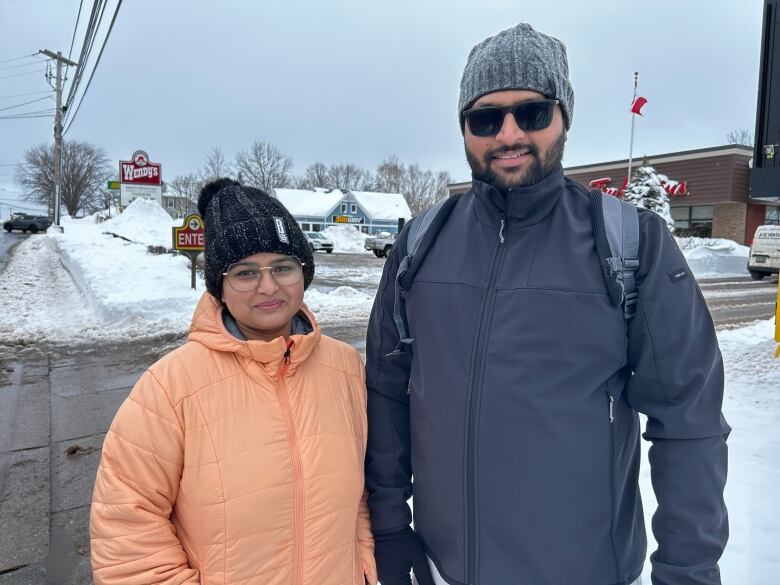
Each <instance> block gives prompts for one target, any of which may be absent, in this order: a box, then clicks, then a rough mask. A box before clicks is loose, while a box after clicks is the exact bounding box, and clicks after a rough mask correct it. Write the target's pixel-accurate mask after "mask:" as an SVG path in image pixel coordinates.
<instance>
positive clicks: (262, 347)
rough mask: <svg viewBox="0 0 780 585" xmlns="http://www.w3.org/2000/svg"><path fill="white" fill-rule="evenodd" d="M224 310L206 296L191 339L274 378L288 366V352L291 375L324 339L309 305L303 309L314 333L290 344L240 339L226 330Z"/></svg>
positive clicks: (296, 337)
mask: <svg viewBox="0 0 780 585" xmlns="http://www.w3.org/2000/svg"><path fill="white" fill-rule="evenodd" d="M223 310H224V307H223V306H222V303H220V302H219V301H218V300H217V299H216V298H214V297H213V296H212V295H211V294H210V293H208V292H206V293H204V294H203V296H202V297H201V299H200V301H198V306H197V307H196V308H195V313H194V314H193V316H192V324H191V325H190V333H189V336H188V339H189V340H191V341H197V342H199V343H202V344H203V345H205V346H206V347H208V348H209V349H212V350H214V351H224V352H229V353H234V354H236V355H238V356H240V357H242V358H245V359H247V360H251V361H253V362H256V363H257V364H258V365H259V366H260V367H261V368H262V369H263V370H265V371H266V373H267V374H268V375H270V376H274V375H276V374H277V373H278V371H279V369H280V368H281V367H282V365H284V360H285V353H286V352H287V349H288V348H289V349H290V363H289V366H288V371H289V372H293V371H294V370H295V369H297V367H298V366H299V365H300V364H301V363H303V362H304V361H306V358H308V357H309V355H311V352H312V351H313V350H314V348H315V347H317V344H318V343H319V342H320V338H321V337H322V332H321V331H320V326H319V324H318V323H317V320H316V319H315V318H314V315H313V314H312V312H311V311H309V309H308V307H306V305H301V309H300V312H301V313H303V315H304V317H305V318H306V319H307V320H308V321H309V323H310V324H311V327H312V331H311V333H308V334H303V335H301V334H294V335H291V336H290V338H289V339H288V340H287V341H286V342H285V340H284V338H283V337H277V338H276V339H273V340H271V341H258V340H249V341H243V340H240V339H237V338H236V337H235V336H233V335H232V334H231V333H230V332H229V331H228V330H227V329H226V327H225V323H224V321H223V318H222V311H223Z"/></svg>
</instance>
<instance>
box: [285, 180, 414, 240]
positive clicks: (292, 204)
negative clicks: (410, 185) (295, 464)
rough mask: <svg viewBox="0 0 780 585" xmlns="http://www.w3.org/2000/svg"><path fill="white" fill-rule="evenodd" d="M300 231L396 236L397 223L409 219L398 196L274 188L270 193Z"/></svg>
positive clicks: (331, 190)
mask: <svg viewBox="0 0 780 585" xmlns="http://www.w3.org/2000/svg"><path fill="white" fill-rule="evenodd" d="M271 194H272V196H274V197H276V198H277V199H278V200H279V201H281V202H282V204H283V205H284V206H285V207H286V208H287V209H288V210H289V212H290V213H291V214H292V216H293V217H294V218H295V220H296V221H297V222H298V223H299V224H300V226H301V229H303V230H304V231H313V232H319V231H322V230H324V229H325V228H327V227H329V226H335V225H345V224H348V225H353V226H355V228H356V229H359V230H360V231H362V232H363V233H365V234H375V233H377V232H380V231H385V232H390V233H393V234H395V233H397V232H398V220H399V219H400V218H403V219H404V221H406V220H408V219H410V218H411V217H412V212H411V211H410V210H409V205H407V203H406V199H404V196H403V195H401V194H400V193H372V192H367V191H340V190H338V189H330V190H328V189H320V188H317V189H313V190H312V189H274V190H273V191H272V192H271Z"/></svg>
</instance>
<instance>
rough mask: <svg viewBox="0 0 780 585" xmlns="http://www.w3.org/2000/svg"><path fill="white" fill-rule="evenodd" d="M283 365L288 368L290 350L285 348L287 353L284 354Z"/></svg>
mask: <svg viewBox="0 0 780 585" xmlns="http://www.w3.org/2000/svg"><path fill="white" fill-rule="evenodd" d="M284 365H285V366H289V365H290V348H289V347H288V348H287V351H285V352H284Z"/></svg>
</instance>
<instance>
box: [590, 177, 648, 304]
mask: <svg viewBox="0 0 780 585" xmlns="http://www.w3.org/2000/svg"><path fill="white" fill-rule="evenodd" d="M588 197H589V198H590V207H591V222H592V226H593V236H594V239H595V241H596V250H597V251H598V254H599V260H600V261H601V269H602V271H603V273H604V280H605V282H606V284H607V291H608V292H609V297H610V300H611V301H612V304H613V305H615V306H616V307H618V306H620V305H621V304H622V305H623V316H624V317H625V318H626V319H631V318H632V317H633V316H634V315H635V314H636V303H637V297H638V293H637V292H636V271H637V270H639V214H638V212H637V209H636V207H635V206H634V205H632V204H631V203H627V202H626V201H622V200H620V199H618V198H616V197H613V196H612V195H607V194H605V193H603V192H601V191H600V190H598V189H593V190H591V191H589V192H588Z"/></svg>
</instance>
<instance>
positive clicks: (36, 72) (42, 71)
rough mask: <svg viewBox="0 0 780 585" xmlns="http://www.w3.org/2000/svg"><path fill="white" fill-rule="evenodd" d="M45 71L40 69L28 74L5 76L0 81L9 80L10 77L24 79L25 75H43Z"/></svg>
mask: <svg viewBox="0 0 780 585" xmlns="http://www.w3.org/2000/svg"><path fill="white" fill-rule="evenodd" d="M45 72H46V69H40V70H39V71H30V72H29V73H17V74H16V75H5V76H3V77H0V79H10V78H11V77H24V76H25V75H37V74H39V73H45Z"/></svg>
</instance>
